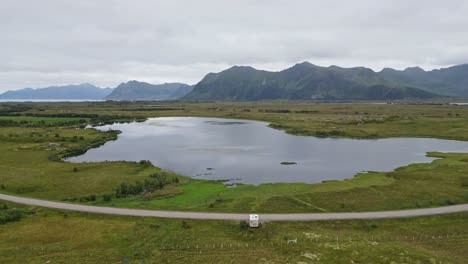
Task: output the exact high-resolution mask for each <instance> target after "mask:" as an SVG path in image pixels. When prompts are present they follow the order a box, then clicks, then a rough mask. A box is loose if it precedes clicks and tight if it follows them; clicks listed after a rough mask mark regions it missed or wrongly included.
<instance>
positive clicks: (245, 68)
mask: <svg viewBox="0 0 468 264" xmlns="http://www.w3.org/2000/svg"><path fill="white" fill-rule="evenodd" d="M249 71H256V69H255V68H254V67H251V66H242V65H241V66H239V65H234V66H232V67H231V68H228V69H227V70H224V71H222V72H249Z"/></svg>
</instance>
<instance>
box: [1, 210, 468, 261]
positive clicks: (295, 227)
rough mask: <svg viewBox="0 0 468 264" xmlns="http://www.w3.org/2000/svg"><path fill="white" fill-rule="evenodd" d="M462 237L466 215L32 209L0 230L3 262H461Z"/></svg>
mask: <svg viewBox="0 0 468 264" xmlns="http://www.w3.org/2000/svg"><path fill="white" fill-rule="evenodd" d="M9 206H10V207H11V206H13V205H12V204H9ZM21 208H24V207H21ZM28 210H29V209H28ZM466 230H468V215H467V214H455V215H445V216H434V217H422V218H414V219H401V220H378V221H377V220H370V221H325V222H289V223H288V222H284V223H282V222H275V223H264V224H263V225H262V226H261V227H260V228H259V229H245V228H242V227H241V226H240V225H239V222H235V221H195V220H185V221H183V220H173V219H154V218H132V217H117V216H102V215H92V214H89V215H88V214H82V213H70V212H61V211H56V210H48V209H41V208H36V209H34V214H30V215H26V216H25V217H24V218H23V219H22V220H21V221H18V222H11V223H8V224H4V225H0V262H1V263H48V262H49V263H120V262H121V261H122V259H128V260H129V261H130V262H129V263H196V262H198V263H247V262H254V263H466V262H465V261H466V248H467V247H468V239H467V238H468V233H467V232H466ZM288 239H297V244H290V245H288V244H287V240H288Z"/></svg>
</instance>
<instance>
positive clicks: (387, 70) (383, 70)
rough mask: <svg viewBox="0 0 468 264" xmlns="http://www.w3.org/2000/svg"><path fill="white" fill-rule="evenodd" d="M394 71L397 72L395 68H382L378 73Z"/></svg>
mask: <svg viewBox="0 0 468 264" xmlns="http://www.w3.org/2000/svg"><path fill="white" fill-rule="evenodd" d="M394 72H398V71H397V70H395V69H393V68H383V69H382V70H381V71H380V72H379V73H384V74H385V73H394Z"/></svg>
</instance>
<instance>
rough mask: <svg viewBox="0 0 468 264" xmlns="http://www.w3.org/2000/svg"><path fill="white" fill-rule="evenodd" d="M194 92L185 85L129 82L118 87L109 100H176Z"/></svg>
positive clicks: (190, 87)
mask: <svg viewBox="0 0 468 264" xmlns="http://www.w3.org/2000/svg"><path fill="white" fill-rule="evenodd" d="M191 91H192V86H190V85H187V84H183V83H165V84H149V83H145V82H138V81H129V82H126V83H121V84H120V85H119V86H117V87H116V88H115V89H114V91H112V93H111V94H109V95H108V96H107V97H106V99H107V100H116V101H137V100H142V101H143V100H147V101H149V100H176V99H179V98H181V97H183V96H185V95H187V94H188V93H189V92H191Z"/></svg>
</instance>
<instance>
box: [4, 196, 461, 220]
mask: <svg viewBox="0 0 468 264" xmlns="http://www.w3.org/2000/svg"><path fill="white" fill-rule="evenodd" d="M0 200H4V201H9V202H14V203H18V204H25V205H32V206H40V207H47V208H54V209H61V210H68V211H77V212H88V213H96V214H109V215H126V216H141V217H162V218H182V219H207V220H247V219H248V218H249V215H248V214H229V213H197V212H177V211H156V210H142V209H126V208H115V207H102V206H89V205H79V204H70V203H61V202H52V201H46V200H39V199H31V198H24V197H19V196H12V195H6V194H0ZM458 212H468V204H460V205H451V206H444V207H436V208H425V209H413V210H400V211H381V212H363V213H310V214H259V218H260V221H315V220H345V219H383V218H407V217H417V216H428V215H439V214H449V213H458Z"/></svg>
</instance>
